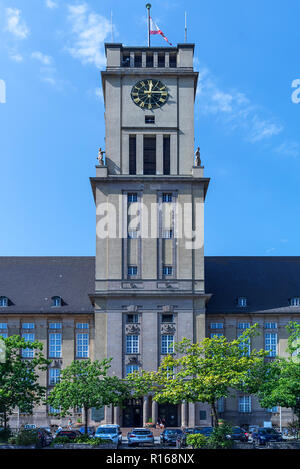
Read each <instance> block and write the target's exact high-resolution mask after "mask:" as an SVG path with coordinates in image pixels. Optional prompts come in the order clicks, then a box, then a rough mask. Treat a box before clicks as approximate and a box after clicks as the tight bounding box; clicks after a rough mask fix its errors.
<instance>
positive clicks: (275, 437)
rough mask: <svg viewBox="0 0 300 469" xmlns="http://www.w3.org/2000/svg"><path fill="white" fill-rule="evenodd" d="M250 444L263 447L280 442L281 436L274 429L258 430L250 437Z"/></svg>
mask: <svg viewBox="0 0 300 469" xmlns="http://www.w3.org/2000/svg"><path fill="white" fill-rule="evenodd" d="M251 439H252V443H253V445H254V446H256V445H265V444H267V443H269V442H270V441H282V440H283V438H282V434H281V433H279V432H277V431H276V430H275V429H274V428H264V427H263V428H258V429H257V430H256V431H255V432H253V433H252V435H251Z"/></svg>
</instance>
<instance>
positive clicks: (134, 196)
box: [127, 192, 138, 204]
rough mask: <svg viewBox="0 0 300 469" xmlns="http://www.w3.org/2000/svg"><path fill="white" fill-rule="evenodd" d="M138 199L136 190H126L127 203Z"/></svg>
mask: <svg viewBox="0 0 300 469" xmlns="http://www.w3.org/2000/svg"><path fill="white" fill-rule="evenodd" d="M137 201H138V195H137V192H127V203H128V204H132V203H135V202H137Z"/></svg>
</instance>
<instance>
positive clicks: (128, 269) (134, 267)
mask: <svg viewBox="0 0 300 469" xmlns="http://www.w3.org/2000/svg"><path fill="white" fill-rule="evenodd" d="M131 270H132V272H133V271H134V273H131ZM137 274H138V267H137V265H129V266H128V267H127V276H128V277H136V276H137Z"/></svg>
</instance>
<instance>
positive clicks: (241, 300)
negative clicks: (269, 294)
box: [237, 296, 247, 308]
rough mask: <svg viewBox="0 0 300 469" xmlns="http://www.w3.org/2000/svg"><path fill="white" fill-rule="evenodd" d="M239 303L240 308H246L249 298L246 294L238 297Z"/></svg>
mask: <svg viewBox="0 0 300 469" xmlns="http://www.w3.org/2000/svg"><path fill="white" fill-rule="evenodd" d="M237 305H238V307H239V308H246V306H247V298H245V297H244V296H239V297H238V299H237Z"/></svg>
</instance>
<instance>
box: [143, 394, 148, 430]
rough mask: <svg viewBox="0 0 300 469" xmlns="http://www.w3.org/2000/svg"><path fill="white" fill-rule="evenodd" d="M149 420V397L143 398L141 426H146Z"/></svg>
mask: <svg viewBox="0 0 300 469" xmlns="http://www.w3.org/2000/svg"><path fill="white" fill-rule="evenodd" d="M148 418H149V397H148V396H144V402H143V426H145V425H146V423H147V422H148Z"/></svg>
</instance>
